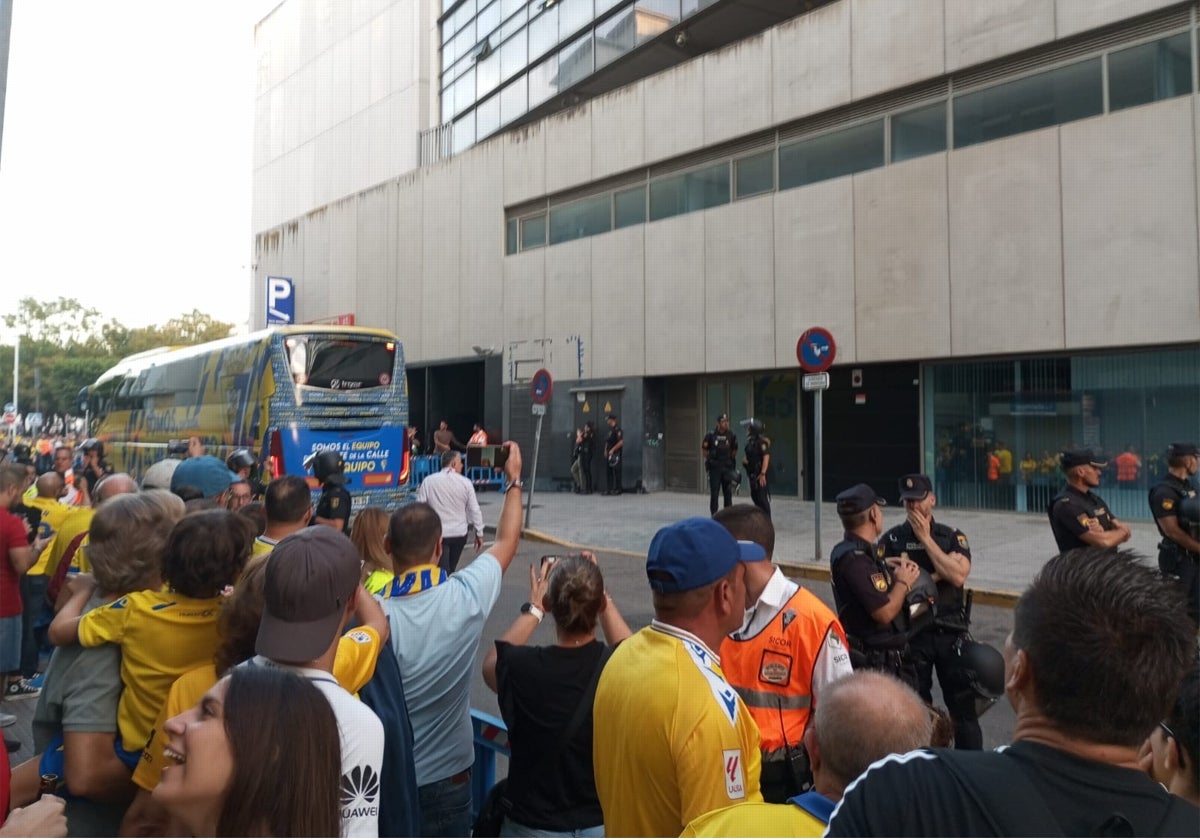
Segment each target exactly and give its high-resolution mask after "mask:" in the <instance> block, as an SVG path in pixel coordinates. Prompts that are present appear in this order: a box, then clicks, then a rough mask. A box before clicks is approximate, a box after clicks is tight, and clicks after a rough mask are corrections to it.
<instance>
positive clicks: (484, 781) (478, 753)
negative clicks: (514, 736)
mask: <svg viewBox="0 0 1200 840" xmlns="http://www.w3.org/2000/svg"><path fill="white" fill-rule="evenodd" d="M471 733H472V735H473V736H474V740H475V764H474V766H473V767H472V768H471V800H472V808H473V810H474V814H473V816H475V817H478V816H479V807H480V806H481V805H482V804H483V800H484V799H485V798H486V797H487V795H488V791H489V790H491V789H492V785H494V784H496V756H497V755H503V756H509V755H511V754H512V753H511V752H510V751H509V748H508V727H507V726H505V725H504V721H502V720H500V718H498V717H493V716H492V715H489V714H487V713H486V712H481V711H479V710H478V709H472V710H471Z"/></svg>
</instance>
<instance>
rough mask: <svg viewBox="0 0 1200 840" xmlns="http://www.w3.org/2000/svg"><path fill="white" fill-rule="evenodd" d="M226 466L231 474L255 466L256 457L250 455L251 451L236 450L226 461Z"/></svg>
mask: <svg viewBox="0 0 1200 840" xmlns="http://www.w3.org/2000/svg"><path fill="white" fill-rule="evenodd" d="M225 466H227V467H229V471H230V472H237V471H238V470H244V469H248V468H251V467H253V466H254V456H253V455H251V454H250V450H249V449H235V450H233V453H232V454H231V455H230V456H229V457H228V458H226V459H225Z"/></svg>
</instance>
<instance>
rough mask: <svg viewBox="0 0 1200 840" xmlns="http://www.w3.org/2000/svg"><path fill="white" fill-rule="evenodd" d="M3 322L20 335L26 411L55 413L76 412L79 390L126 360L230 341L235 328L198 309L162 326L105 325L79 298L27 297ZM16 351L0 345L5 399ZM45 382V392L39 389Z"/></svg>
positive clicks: (1, 385)
mask: <svg viewBox="0 0 1200 840" xmlns="http://www.w3.org/2000/svg"><path fill="white" fill-rule="evenodd" d="M3 321H4V324H5V325H6V326H7V327H8V328H9V330H11V331H15V332H16V333H17V334H18V335H20V337H21V347H20V353H21V358H20V365H19V368H20V389H19V400H20V409H21V411H22V412H29V411H33V410H34V409H35V408H39V409H40V410H41V412H42V413H43V414H45V415H47V416H49V415H51V414H75V413H76V411H77V408H76V400H75V398H76V396H77V395H78V393H79V390H80V389H81V388H83V387H84V386H86V385H90V384H91V383H92V382H94V381H96V378H97V377H98V376H99V375H100V374H101V373H103V372H104V371H106V370H108V369H109V368H110V367H112V366H113V365H115V364H116V363H117V362H118V361H120V360H121V359H122V358H124V357H125V356H130V355H132V354H134V353H140V352H142V351H144V350H152V349H154V348H156V347H164V346H174V347H185V346H189V345H193V344H201V343H203V342H206V341H213V340H215V339H218V338H225V337H227V336H229V335H230V334H231V333H232V332H233V325H232V324H227V323H224V322H222V321H217V320H214V319H213V318H212V317H210V316H208V315H205V314H204V313H203V312H201V311H199V310H198V309H194V310H192V311H191V312H190V313H184V314H182V315H180V316H179V317H178V318H172V319H171V320H169V321H167V323H165V324H163V325H162V326H150V327H133V328H131V327H126V326H124V325H123V324H121V323H120V322H119V321H117V320H116V319H110V320H109V321H108V322H107V323H102V322H101V318H100V313H99V312H97V311H96V310H95V309H91V308H90V307H86V306H84V305H83V304H82V303H80V302H79V301H78V300H76V299H74V298H63V297H60V298H58V299H57V300H54V301H50V302H42V301H38V300H35V299H34V298H22V299H21V301H20V302H19V303H18V305H17V313H16V314H15V315H5V316H3ZM12 373H13V348H12V347H11V346H7V345H5V346H0V396H2V397H4V399H3V400H2V401H3V402H8V400H9V399H10V398H11V394H12ZM35 379H36V380H39V381H40V388H39V387H36V386H37V384H38V383H37V382H35Z"/></svg>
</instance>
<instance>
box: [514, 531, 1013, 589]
mask: <svg viewBox="0 0 1200 840" xmlns="http://www.w3.org/2000/svg"><path fill="white" fill-rule="evenodd" d="M521 537H522V539H527V540H534V541H536V542H544V543H549V544H550V545H559V546H562V547H563V548H570V549H578V550H583V549H587V550H588V551H596V552H603V553H605V554H616V555H619V556H621V557H643V558H644V557H645V556H646V555H645V553H644V552H637V551H626V550H624V549H621V548H602V547H599V546H592V545H579V544H577V543H573V542H570V541H568V540H564V539H560V538H558V537H555V536H553V535H552V534H547V533H545V532H544V531H538V530H535V529H533V528H527V529H525V530H524V531H522V532H521ZM775 565H777V566H779V568H781V569H783V573H784V574H785V575H787V576H788V577H790V578H804V579H806V580H819V581H824V582H825V583H828V582H829V578H830V574H829V567H828V566H827V565H825V564H823V563H822V564H819V565H818V564H816V563H788V562H777V563H776V564H775ZM971 592H972V593H974V594H973V595H972V598H973V600H974V602H975V603H976V604H982V605H984V606H988V607H1002V608H1004V609H1012V608H1013V607H1014V606H1015V605H1016V603H1017V599H1018V598H1019V597H1021V593H1019V592H1010V591H1008V590H1005V589H971Z"/></svg>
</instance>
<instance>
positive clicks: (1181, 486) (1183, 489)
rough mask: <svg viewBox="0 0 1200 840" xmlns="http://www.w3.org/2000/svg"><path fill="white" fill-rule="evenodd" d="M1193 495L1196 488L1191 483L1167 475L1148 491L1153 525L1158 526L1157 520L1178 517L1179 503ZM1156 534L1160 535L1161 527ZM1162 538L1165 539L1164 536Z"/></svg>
mask: <svg viewBox="0 0 1200 840" xmlns="http://www.w3.org/2000/svg"><path fill="white" fill-rule="evenodd" d="M1195 495H1196V488H1195V487H1194V486H1193V485H1192V482H1190V481H1187V480H1186V479H1182V478H1179V477H1178V476H1174V475H1168V476H1167V477H1166V478H1165V479H1163V481H1162V482H1160V483H1159V484H1156V485H1154V487H1153V488H1151V490H1150V514H1151V515H1152V516H1153V517H1154V524H1155V525H1158V520H1160V519H1162V518H1164V517H1167V516H1179V505H1180V503H1181V502H1182V501H1183V500H1184V499H1190V498H1191V497H1192V496H1195ZM1158 532H1159V533H1160V534H1162V526H1161V525H1160V526H1159V528H1158ZM1163 536H1164V537H1165V536H1166V534H1163Z"/></svg>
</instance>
